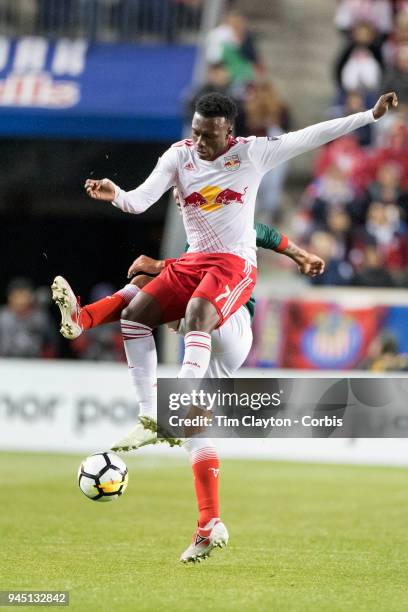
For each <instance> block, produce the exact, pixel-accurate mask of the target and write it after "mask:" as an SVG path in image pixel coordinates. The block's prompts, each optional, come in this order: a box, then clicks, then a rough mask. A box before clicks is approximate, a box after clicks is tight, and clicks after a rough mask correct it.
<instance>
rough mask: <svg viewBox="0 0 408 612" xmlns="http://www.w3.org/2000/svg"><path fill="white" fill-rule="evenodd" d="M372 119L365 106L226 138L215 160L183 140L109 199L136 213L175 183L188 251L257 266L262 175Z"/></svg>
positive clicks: (372, 120) (146, 207) (142, 210)
mask: <svg viewBox="0 0 408 612" xmlns="http://www.w3.org/2000/svg"><path fill="white" fill-rule="evenodd" d="M374 121H375V119H374V116H373V113H372V111H371V110H368V111H365V112H362V113H356V114H354V115H349V116H348V117H343V118H341V119H333V120H331V121H324V122H322V123H317V124H316V125H312V126H310V127H307V128H305V129H303V130H298V131H297V132H289V133H288V134H283V135H282V136H279V137H278V138H275V137H273V138H256V137H255V136H250V137H249V138H230V140H229V144H228V148H227V150H226V151H225V152H224V153H222V154H221V155H220V156H219V157H217V159H215V160H214V161H205V160H202V159H200V158H199V157H198V155H197V153H196V151H195V149H194V146H193V142H192V141H191V140H183V141H181V142H178V143H176V144H174V145H172V146H171V147H170V149H168V150H167V151H166V152H165V153H164V154H163V156H162V157H161V158H160V159H159V161H158V163H157V166H156V168H155V169H154V170H153V172H152V173H151V175H150V176H149V177H148V178H147V180H146V181H145V182H144V183H143V184H142V185H140V187H138V188H137V189H134V190H133V191H128V192H126V191H123V190H122V189H120V188H117V190H116V194H115V200H114V202H113V204H114V206H117V207H118V208H121V209H122V210H123V211H125V212H129V213H141V212H144V211H145V210H147V209H148V208H149V207H150V206H152V204H154V203H155V202H156V201H157V200H158V199H159V198H160V197H161V196H162V195H163V194H164V193H165V192H166V191H167V190H168V189H169V188H170V187H172V186H176V187H177V188H178V190H179V194H180V197H181V208H182V214H183V222H184V227H185V230H186V235H187V241H188V243H189V245H190V247H189V252H193V253H232V254H234V255H238V256H239V257H242V258H243V259H245V260H247V261H249V262H250V263H251V264H252V265H256V233H255V230H254V212H255V201H256V194H257V191H258V187H259V183H260V182H261V179H262V177H263V175H264V174H265V173H266V172H268V171H269V170H271V169H272V168H274V167H275V166H276V165H278V164H280V163H282V162H285V161H287V160H289V159H291V158H292V157H296V156H297V155H300V154H301V153H305V152H306V151H310V150H312V149H315V148H316V147H319V146H321V145H323V144H325V143H327V142H330V141H331V140H334V139H335V138H338V137H339V136H343V135H344V134H347V133H348V132H351V131H353V130H355V129H357V128H359V127H362V126H364V125H367V124H368V123H373V122H374Z"/></svg>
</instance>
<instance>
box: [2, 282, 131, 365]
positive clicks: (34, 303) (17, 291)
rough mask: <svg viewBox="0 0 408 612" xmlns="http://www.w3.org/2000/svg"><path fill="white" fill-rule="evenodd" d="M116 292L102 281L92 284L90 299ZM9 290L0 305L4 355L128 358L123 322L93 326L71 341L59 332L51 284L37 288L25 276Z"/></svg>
mask: <svg viewBox="0 0 408 612" xmlns="http://www.w3.org/2000/svg"><path fill="white" fill-rule="evenodd" d="M114 292H115V288H114V287H113V286H111V285H109V284H105V283H99V284H97V285H95V286H94V287H92V288H91V290H90V294H89V301H90V302H95V301H97V300H99V299H101V298H102V297H105V296H107V295H111V294H112V293H114ZM6 293H7V297H6V303H5V304H4V305H2V306H0V357H15V358H56V357H64V358H68V359H69V358H77V359H90V360H94V361H124V359H125V356H124V351H123V341H122V333H121V329H120V324H119V323H110V324H108V325H103V326H101V327H97V328H94V329H91V330H89V331H87V333H86V334H82V335H81V336H79V338H77V339H76V340H73V341H72V342H67V341H65V340H64V339H63V338H62V336H60V334H59V333H58V329H59V324H60V317H59V311H58V309H57V308H55V306H54V305H52V306H51V291H50V289H49V287H42V288H38V287H37V288H36V287H35V286H34V285H33V283H32V282H31V281H30V280H29V279H27V278H23V277H21V278H14V279H13V280H12V281H11V282H10V283H9V285H8V287H7V291H6Z"/></svg>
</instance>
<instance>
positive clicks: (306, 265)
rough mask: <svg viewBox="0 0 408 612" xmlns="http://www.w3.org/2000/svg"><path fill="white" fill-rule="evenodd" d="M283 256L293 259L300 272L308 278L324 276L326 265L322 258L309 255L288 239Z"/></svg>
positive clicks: (312, 254)
mask: <svg viewBox="0 0 408 612" xmlns="http://www.w3.org/2000/svg"><path fill="white" fill-rule="evenodd" d="M280 252H281V253H282V255H286V256H287V257H290V258H291V259H293V261H294V262H295V263H296V264H297V266H298V268H299V271H300V272H301V273H302V274H305V275H306V276H311V277H314V276H319V275H320V274H323V272H324V268H325V263H324V261H323V259H322V258H321V257H319V256H318V255H315V254H314V253H309V252H308V251H305V250H304V249H301V248H300V247H299V246H298V245H297V244H295V243H294V242H292V240H289V239H288V245H287V247H286V249H284V250H282V251H280Z"/></svg>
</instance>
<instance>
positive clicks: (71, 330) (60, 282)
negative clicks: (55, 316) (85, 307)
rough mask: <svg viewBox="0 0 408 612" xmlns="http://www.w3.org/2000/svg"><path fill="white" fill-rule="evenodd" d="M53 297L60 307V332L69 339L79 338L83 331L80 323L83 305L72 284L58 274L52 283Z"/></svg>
mask: <svg viewBox="0 0 408 612" xmlns="http://www.w3.org/2000/svg"><path fill="white" fill-rule="evenodd" d="M51 290H52V299H53V301H54V302H55V303H56V305H57V306H58V308H59V309H60V313H61V327H60V333H61V334H62V335H63V336H64V338H67V339H68V340H74V339H75V338H78V336H80V335H81V334H82V332H83V329H82V327H81V325H80V324H79V315H80V312H81V307H80V305H79V303H78V300H77V298H76V296H75V293H74V292H73V291H72V289H71V287H70V284H69V283H68V281H66V280H65V278H63V277H62V276H56V277H55V278H54V282H53V283H52V285H51Z"/></svg>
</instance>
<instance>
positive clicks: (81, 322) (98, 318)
mask: <svg viewBox="0 0 408 612" xmlns="http://www.w3.org/2000/svg"><path fill="white" fill-rule="evenodd" d="M51 290H52V299H53V301H54V302H55V303H56V305H57V306H58V308H59V309H60V313H61V327H60V333H61V334H62V335H63V336H64V338H67V339H68V340H74V339H75V338H78V336H80V335H81V334H82V332H83V331H85V330H87V329H91V328H93V327H98V326H99V325H104V324H105V323H112V322H113V321H119V319H120V314H121V312H122V310H123V309H124V308H125V307H126V306H127V305H128V304H129V303H130V302H131V300H132V299H133V298H134V297H135V295H136V294H137V293H138V291H139V288H138V286H136V284H133V283H129V284H127V285H125V286H124V287H123V288H122V289H120V290H119V291H117V292H116V293H114V294H113V295H108V296H106V297H104V298H102V299H100V300H98V301H97V302H93V303H92V304H87V305H86V306H80V304H79V299H78V298H77V297H76V296H75V294H74V292H73V290H72V288H71V286H70V284H69V283H68V281H67V280H66V279H65V278H64V277H62V276H56V277H55V279H54V281H53V283H52V285H51Z"/></svg>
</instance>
